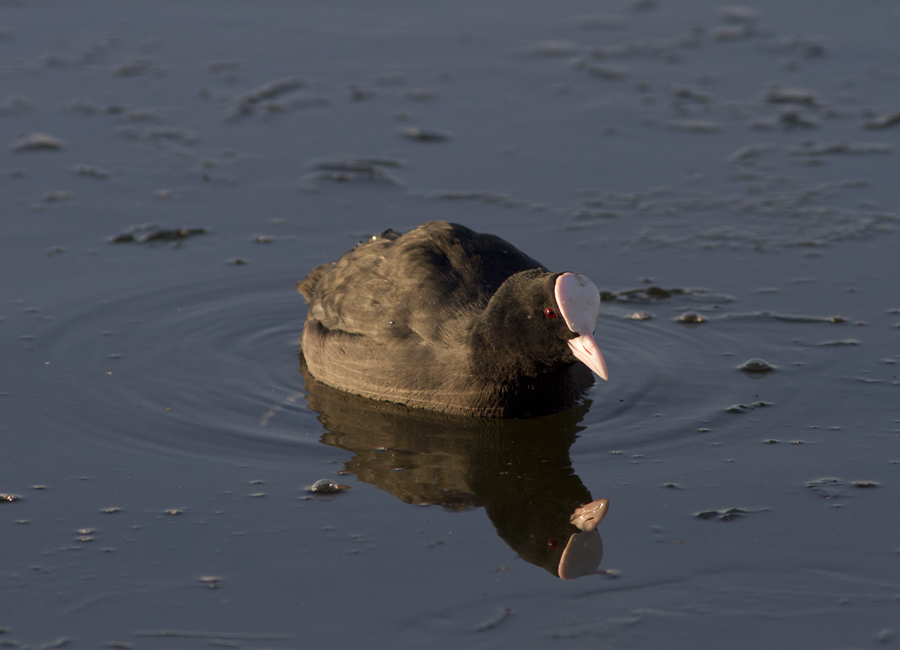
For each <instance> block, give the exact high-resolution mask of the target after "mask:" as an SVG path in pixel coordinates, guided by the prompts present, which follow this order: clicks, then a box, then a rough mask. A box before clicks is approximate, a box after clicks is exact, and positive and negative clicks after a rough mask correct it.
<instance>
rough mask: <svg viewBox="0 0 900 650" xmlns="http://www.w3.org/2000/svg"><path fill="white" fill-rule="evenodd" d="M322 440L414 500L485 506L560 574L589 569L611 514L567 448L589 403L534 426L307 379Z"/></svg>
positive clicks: (521, 550) (506, 531) (505, 530)
mask: <svg viewBox="0 0 900 650" xmlns="http://www.w3.org/2000/svg"><path fill="white" fill-rule="evenodd" d="M301 371H302V372H303V374H304V377H305V378H306V390H307V393H308V397H307V401H308V402H309V406H310V408H312V409H313V410H314V411H316V412H318V413H319V414H320V415H319V421H320V422H321V423H322V424H323V425H324V426H325V428H326V429H327V432H326V433H325V434H324V435H323V436H322V442H324V443H326V444H328V445H332V446H335V447H340V448H341V449H346V450H347V451H350V452H352V453H353V454H355V455H354V457H353V458H352V459H351V460H349V461H347V463H346V464H345V467H346V469H347V470H348V471H350V472H352V473H354V474H356V476H357V477H358V478H359V479H360V480H361V481H365V482H366V483H371V484H372V485H376V486H378V487H380V488H381V489H383V490H386V491H388V492H390V493H391V494H393V495H395V496H396V497H397V498H399V499H401V500H403V501H405V502H406V503H411V504H427V505H440V506H442V507H444V508H448V509H451V510H461V509H465V508H473V507H479V506H481V507H484V509H485V511H486V512H487V514H488V517H489V518H490V519H491V521H492V522H493V524H494V526H495V527H496V529H497V532H498V534H499V535H500V537H502V538H503V539H504V540H505V541H506V542H507V543H508V544H509V545H510V546H511V547H512V548H513V549H514V550H515V551H516V552H517V553H518V554H519V556H520V557H522V558H523V559H525V560H527V561H528V562H531V563H532V564H536V565H538V566H542V567H544V568H545V569H547V570H548V571H549V572H550V573H552V574H554V575H557V576H559V577H561V578H577V577H580V576H582V575H585V574H587V573H591V572H592V571H593V570H594V569H596V567H597V566H598V565H599V564H600V560H601V558H602V555H603V543H602V541H601V539H600V534H599V533H598V532H597V530H596V527H597V523H599V521H600V520H601V519H602V518H603V517H604V515H605V514H606V510H607V508H608V501H607V500H606V499H600V500H594V499H593V498H592V497H591V494H590V492H588V490H587V488H585V486H584V485H583V484H582V482H581V480H580V479H579V478H578V477H577V476H576V475H575V474H574V472H573V471H572V464H571V460H570V459H569V447H570V446H571V445H572V443H573V442H574V441H575V437H576V433H577V432H578V431H579V430H580V428H579V426H578V424H579V422H580V421H581V419H582V417H583V415H584V413H585V412H586V411H587V409H588V406H587V405H586V404H584V405H579V406H577V407H575V408H573V409H569V410H568V411H565V412H563V413H558V414H556V415H552V416H547V417H543V418H537V419H531V420H504V419H486V418H474V419H473V418H462V417H452V416H441V415H438V414H434V413H429V412H424V411H414V410H411V409H408V408H406V407H404V406H400V405H397V404H389V403H386V402H376V401H372V400H367V399H363V398H360V397H357V396H354V395H350V394H348V393H344V392H341V391H337V390H334V389H332V388H330V387H328V386H325V385H324V384H321V383H319V382H318V381H316V380H315V379H314V378H312V377H311V376H310V375H309V372H308V370H307V368H306V365H305V363H304V362H303V359H302V357H301Z"/></svg>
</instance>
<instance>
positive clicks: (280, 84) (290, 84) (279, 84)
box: [228, 77, 304, 118]
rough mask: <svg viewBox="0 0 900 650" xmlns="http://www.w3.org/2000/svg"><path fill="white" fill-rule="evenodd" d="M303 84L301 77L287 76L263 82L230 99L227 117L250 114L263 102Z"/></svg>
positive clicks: (296, 88)
mask: <svg viewBox="0 0 900 650" xmlns="http://www.w3.org/2000/svg"><path fill="white" fill-rule="evenodd" d="M303 86H304V82H303V80H302V79H299V78H297V77H287V78H285V79H276V80H275V81H270V82H269V83H267V84H263V85H262V86H259V87H257V88H254V89H253V90H251V91H249V92H246V93H243V94H240V95H238V96H237V97H235V98H234V99H233V100H232V101H231V110H230V112H229V113H228V117H229V118H238V117H241V116H243V115H252V114H253V112H254V110H256V109H257V108H258V107H259V106H260V105H262V104H263V102H266V101H268V100H271V99H274V98H275V97H278V96H279V95H284V94H286V93H289V92H293V91H295V90H298V89H300V88H302V87H303Z"/></svg>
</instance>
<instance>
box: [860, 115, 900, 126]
mask: <svg viewBox="0 0 900 650" xmlns="http://www.w3.org/2000/svg"><path fill="white" fill-rule="evenodd" d="M896 124H900V111H895V112H893V113H885V114H884V115H879V116H878V117H873V118H872V119H871V120H869V121H867V122H866V123H865V124H863V128H865V129H871V130H875V129H887V128H889V127H891V126H894V125H896Z"/></svg>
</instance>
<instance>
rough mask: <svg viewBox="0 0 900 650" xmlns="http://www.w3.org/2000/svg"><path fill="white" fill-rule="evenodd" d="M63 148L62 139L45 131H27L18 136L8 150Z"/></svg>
mask: <svg viewBox="0 0 900 650" xmlns="http://www.w3.org/2000/svg"><path fill="white" fill-rule="evenodd" d="M62 148H63V141H62V140H60V139H58V138H54V137H53V136H52V135H47V134H46V133H27V134H25V135H22V136H19V138H18V139H17V140H15V141H14V142H13V143H12V144H11V145H9V149H10V151H13V152H15V153H20V152H22V151H41V150H48V151H58V150H59V149H62Z"/></svg>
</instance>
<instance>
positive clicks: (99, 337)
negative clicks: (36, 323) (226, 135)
mask: <svg viewBox="0 0 900 650" xmlns="http://www.w3.org/2000/svg"><path fill="white" fill-rule="evenodd" d="M696 302H697V301H696V300H694V299H692V298H691V297H690V296H688V295H683V296H674V297H671V298H668V299H667V300H666V302H665V304H664V305H663V304H657V305H656V306H654V307H653V309H654V311H655V312H656V313H657V314H658V315H659V316H663V310H669V311H670V313H678V312H679V311H683V310H684V309H686V308H688V307H693V308H695V309H696V308H697V306H696ZM704 309H706V308H704ZM706 312H709V313H710V315H712V318H711V320H710V321H709V322H708V323H707V324H704V325H703V326H700V327H693V326H688V327H686V326H685V325H684V324H682V323H678V322H676V321H675V320H674V319H672V318H666V317H660V318H652V319H649V320H634V319H633V318H632V314H633V305H630V304H627V303H626V304H621V305H620V304H618V303H616V302H612V303H607V304H606V305H605V306H604V311H603V312H602V314H601V317H600V320H599V321H598V323H597V330H596V337H597V340H598V343H599V345H600V347H601V349H602V350H603V353H604V356H605V357H606V360H607V363H608V366H609V369H610V381H609V382H598V383H597V384H596V385H595V386H594V388H592V389H591V390H590V391H589V393H588V395H587V396H586V401H587V403H588V404H589V405H590V408H589V410H588V411H587V413H586V415H585V417H584V420H583V422H582V425H583V427H584V428H585V431H584V433H583V434H582V436H583V437H585V438H589V440H587V441H585V443H586V444H588V445H590V447H591V448H594V449H595V450H597V449H599V450H600V451H602V452H608V451H610V450H615V449H627V448H634V447H636V446H640V447H641V448H642V450H646V449H647V448H648V446H649V447H651V448H652V447H654V446H660V445H663V446H668V445H672V444H689V443H690V440H691V438H692V437H693V435H694V434H697V433H698V431H701V430H703V429H704V428H706V429H708V428H709V427H710V426H711V424H710V423H711V422H712V421H713V420H715V419H716V418H719V417H734V416H733V415H731V414H727V412H726V409H727V408H728V406H729V405H732V404H735V403H742V402H747V403H750V402H753V401H755V400H756V399H758V398H756V397H754V396H755V394H756V393H757V392H759V390H760V386H761V385H762V384H760V383H759V382H755V383H754V385H753V386H752V387H749V388H748V386H747V384H746V381H745V377H744V375H745V373H735V372H734V368H735V366H736V364H737V362H739V361H740V360H741V357H742V358H743V359H747V358H748V357H754V356H757V354H761V353H763V352H766V353H767V354H768V352H767V351H766V350H765V349H758V348H757V347H756V345H757V343H759V342H760V341H762V340H764V339H765V338H766V337H768V334H766V333H763V332H761V329H765V328H766V327H773V326H774V327H782V328H792V329H793V328H796V327H805V326H815V325H814V324H808V325H807V324H803V323H801V324H796V323H792V324H786V323H782V322H781V321H777V320H772V319H765V321H764V322H763V324H762V325H760V324H759V323H757V322H756V321H754V320H753V319H750V320H749V321H748V320H747V319H730V318H728V317H727V315H722V314H718V313H717V312H716V311H715V310H712V311H710V309H706V311H705V312H704V313H706ZM304 316H305V306H304V305H303V301H302V299H301V298H300V297H299V296H298V295H297V294H296V293H295V292H294V288H293V282H292V279H289V278H285V279H284V281H283V282H282V281H279V279H277V278H276V279H273V278H272V277H271V275H258V276H250V277H246V278H243V279H241V280H238V281H235V280H234V279H233V278H229V279H228V280H227V281H226V280H220V281H205V282H194V283H185V284H182V285H180V286H175V287H169V288H166V289H161V290H147V291H142V292H136V293H132V294H128V295H123V296H120V297H116V298H110V299H107V300H104V301H101V302H97V303H94V304H92V305H89V306H87V307H84V308H81V310H80V312H78V313H75V314H74V315H72V316H71V317H70V318H67V319H59V320H56V321H53V323H52V325H51V329H50V331H48V332H47V333H46V334H45V335H44V336H42V337H41V345H42V349H44V350H47V353H48V355H49V356H48V357H47V358H48V359H52V361H53V367H54V368H56V369H57V371H59V368H62V369H63V370H62V372H63V373H64V379H66V380H67V381H66V383H65V384H63V389H62V390H60V391H59V394H58V395H55V396H54V400H55V402H54V407H53V409H51V411H52V412H53V413H59V412H65V413H67V415H68V418H67V420H66V421H65V422H60V421H59V418H55V419H54V421H53V422H48V423H47V425H48V426H50V427H54V426H55V427H57V429H58V430H59V431H60V432H62V429H63V428H65V429H66V430H67V431H76V432H79V433H81V434H85V435H90V436H93V437H96V438H99V439H102V440H104V441H105V442H106V444H110V445H114V446H122V445H141V446H144V447H151V448H156V449H161V450H176V451H179V452H183V453H190V454H200V455H204V456H212V457H217V456H223V457H228V458H231V457H246V456H247V455H248V454H257V455H262V456H265V457H272V458H276V457H283V456H284V454H285V453H290V450H291V449H294V450H296V449H297V448H298V447H303V448H304V450H305V451H304V453H307V452H309V453H312V451H311V450H312V449H315V450H316V453H321V454H323V455H325V456H327V455H328V453H329V452H328V450H327V448H324V447H320V446H319V445H318V442H319V439H320V438H321V436H322V434H323V433H324V432H325V430H324V428H323V425H322V424H321V423H320V422H319V414H318V413H316V412H315V411H312V410H310V409H309V408H308V407H307V404H306V399H305V393H304V390H303V386H304V380H303V377H302V375H301V374H300V372H299V361H298V354H297V353H298V347H297V344H298V338H299V335H300V331H301V329H302V324H303V318H304ZM754 332H756V333H754ZM791 334H792V335H793V332H792V333H791ZM745 354H746V356H743V355H745ZM738 355H740V356H738ZM736 357H737V358H736ZM735 375H738V377H735ZM72 379H74V380H75V381H69V380H72ZM742 381H743V383H741V382H742ZM764 381H765V380H764ZM57 405H59V407H60V408H57ZM686 434H690V435H686ZM702 435H704V436H706V439H709V434H707V433H704V434H702ZM286 450H287V451H286Z"/></svg>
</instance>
